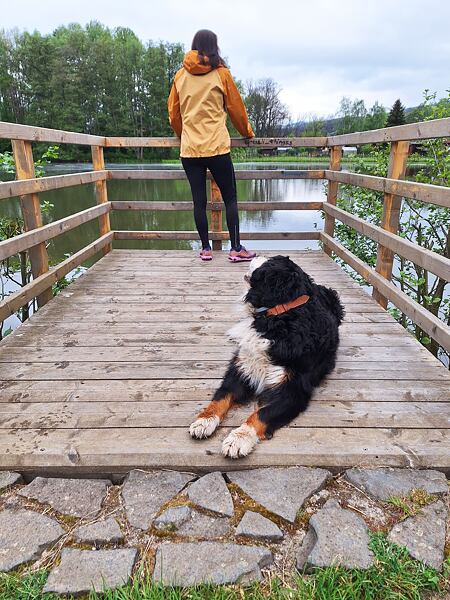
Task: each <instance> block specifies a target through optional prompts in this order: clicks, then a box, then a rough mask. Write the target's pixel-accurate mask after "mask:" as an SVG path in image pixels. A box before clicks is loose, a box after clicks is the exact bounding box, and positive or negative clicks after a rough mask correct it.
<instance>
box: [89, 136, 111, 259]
mask: <svg viewBox="0 0 450 600" xmlns="http://www.w3.org/2000/svg"><path fill="white" fill-rule="evenodd" d="M91 154H92V168H93V169H94V172H96V171H100V172H103V171H104V170H105V157H104V155H103V147H102V146H91ZM95 197H96V199H97V204H98V205H102V204H107V203H108V190H107V186H106V179H100V180H98V181H96V182H95ZM98 226H99V230H100V236H103V235H106V234H107V233H109V232H110V231H111V223H110V220H109V211H108V212H106V213H104V214H101V215H99V217H98ZM111 250H112V244H111V243H109V244H105V245H104V246H103V248H102V249H101V252H102V254H103V256H104V255H105V254H108V252H111Z"/></svg>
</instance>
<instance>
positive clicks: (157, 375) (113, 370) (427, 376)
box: [0, 356, 450, 386]
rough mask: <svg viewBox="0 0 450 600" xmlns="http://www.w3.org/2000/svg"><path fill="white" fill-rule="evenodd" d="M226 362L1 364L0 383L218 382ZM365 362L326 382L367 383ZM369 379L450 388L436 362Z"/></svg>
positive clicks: (374, 369)
mask: <svg viewBox="0 0 450 600" xmlns="http://www.w3.org/2000/svg"><path fill="white" fill-rule="evenodd" d="M225 366H226V363H225V361H223V360H221V361H214V360H189V361H178V360H174V361H173V362H170V361H166V362H164V363H161V362H159V361H145V362H142V361H141V362H110V361H97V362H95V363H92V362H81V361H66V360H63V359H61V360H59V361H55V362H53V363H47V362H42V363H35V362H27V363H15V364H11V363H0V379H4V380H6V381H8V380H12V381H14V380H15V379H22V380H28V381H43V380H52V381H58V380H59V379H144V380H151V379H161V378H169V379H199V378H201V379H217V378H219V377H221V376H223V374H224V368H225ZM367 375H368V368H367V363H366V362H361V361H358V362H357V361H352V362H346V363H345V364H343V365H342V366H338V367H336V369H335V370H334V371H333V372H332V373H330V375H329V376H328V379H329V380H335V379H341V380H342V379H345V380H355V381H358V380H361V379H366V378H367ZM370 377H371V379H380V380H385V379H388V380H390V379H396V380H398V381H400V380H406V381H416V380H417V379H421V380H423V381H446V382H448V384H449V386H450V374H449V373H448V371H447V370H446V369H445V367H443V365H442V364H441V363H440V362H439V361H437V360H436V361H435V362H433V363H431V362H430V363H428V362H426V363H425V362H424V361H422V360H421V359H420V356H419V357H418V360H415V361H411V360H408V361H404V362H401V361H396V362H395V363H388V364H386V363H377V362H374V363H371V365H370Z"/></svg>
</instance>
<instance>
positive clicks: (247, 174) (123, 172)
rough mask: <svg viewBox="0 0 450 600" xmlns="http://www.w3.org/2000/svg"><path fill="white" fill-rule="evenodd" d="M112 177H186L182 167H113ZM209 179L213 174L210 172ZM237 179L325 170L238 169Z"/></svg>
mask: <svg viewBox="0 0 450 600" xmlns="http://www.w3.org/2000/svg"><path fill="white" fill-rule="evenodd" d="M109 178H110V179H186V174H185V172H184V171H182V170H181V169H171V170H168V169H167V170H164V169H113V170H110V171H109ZM208 179H211V175H210V174H209V173H208ZM236 179H325V171H324V170H319V169H309V170H294V169H254V170H248V171H247V170H246V171H236Z"/></svg>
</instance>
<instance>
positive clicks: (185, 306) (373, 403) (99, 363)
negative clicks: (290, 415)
mask: <svg viewBox="0 0 450 600" xmlns="http://www.w3.org/2000/svg"><path fill="white" fill-rule="evenodd" d="M268 254H269V255H274V254H276V252H272V253H268ZM286 254H288V252H286ZM289 254H290V255H291V257H292V258H294V259H295V260H297V261H298V262H299V264H301V265H302V266H303V267H304V268H305V270H306V271H307V272H309V273H311V274H313V275H314V277H316V279H317V281H319V282H320V283H325V284H327V285H332V286H333V287H336V288H337V289H338V290H339V292H340V294H341V298H342V300H343V302H344V304H345V305H346V309H347V316H346V318H345V320H344V323H343V324H342V326H341V328H340V329H341V345H340V348H339V352H338V360H337V366H336V369H335V370H334V372H333V373H332V374H331V375H330V377H329V378H327V380H326V381H325V382H323V384H322V385H321V386H320V387H319V388H318V389H317V390H316V391H315V394H314V398H313V401H312V402H311V405H310V408H309V409H308V411H306V412H305V413H304V414H302V415H300V416H299V417H298V418H297V419H296V420H295V421H294V422H293V423H292V425H291V426H290V427H287V428H284V429H283V430H281V431H279V432H277V433H276V435H275V436H274V438H273V440H271V441H267V442H264V443H263V444H259V445H258V448H257V450H256V451H255V452H254V453H253V454H252V455H251V456H250V457H249V459H246V460H244V461H240V462H238V463H236V462H234V463H233V465H232V466H233V468H246V467H249V466H257V465H282V464H305V465H314V466H328V467H329V468H331V469H333V470H337V469H342V468H344V467H345V466H355V465H360V464H361V465H367V466H373V465H381V464H382V465H386V464H388V465H396V466H408V465H409V466H418V467H433V468H439V469H443V470H448V469H450V464H449V462H450V459H449V456H450V454H449V448H448V445H449V442H448V439H449V436H448V428H449V418H450V374H449V373H448V371H447V370H446V369H445V368H444V367H443V366H442V365H441V364H440V363H439V362H438V361H437V360H436V359H435V358H434V357H433V356H432V355H431V354H430V353H428V351H427V350H425V349H424V348H423V346H421V345H420V344H419V343H418V342H417V340H416V339H415V338H413V337H412V336H411V335H409V334H408V333H406V332H405V330H404V329H403V328H402V327H401V326H400V325H399V324H398V323H396V322H395V321H394V320H393V319H392V317H391V316H390V315H389V314H387V313H386V311H384V310H383V309H382V308H381V307H379V306H378V305H377V304H376V303H375V302H374V301H373V300H372V298H371V297H370V296H368V294H367V292H366V291H363V290H362V289H361V288H360V287H359V286H357V285H356V284H355V283H354V282H353V281H351V280H350V279H349V277H348V276H347V275H346V274H344V273H343V272H342V271H341V270H340V269H339V267H338V266H337V265H336V263H335V262H334V261H332V260H331V259H330V258H329V257H328V256H326V255H325V254H323V253H322V252H317V251H316V252H307V253H299V252H289ZM215 255H216V256H215V258H216V259H218V260H216V262H215V263H214V264H213V265H212V267H213V268H212V269H209V270H206V269H204V268H203V267H204V266H205V265H202V264H201V263H198V262H197V260H198V259H197V257H196V256H195V254H194V253H192V252H183V251H174V252H172V251H155V252H154V253H153V252H152V251H136V252H135V251H127V250H117V251H116V250H113V251H112V252H111V253H109V254H108V255H107V256H105V257H103V258H101V259H100V260H99V261H98V262H97V263H96V265H95V266H94V267H93V268H92V269H90V270H89V271H88V272H87V273H86V274H85V275H83V276H82V277H80V278H79V280H77V281H76V282H75V283H74V284H72V285H71V286H70V287H69V288H67V289H66V290H64V291H63V292H62V293H61V294H60V295H59V296H58V297H56V298H54V299H53V300H52V301H51V302H50V303H48V304H47V305H46V306H45V307H43V308H42V309H41V310H40V311H38V313H37V314H35V315H33V316H32V317H31V318H30V319H29V321H28V322H27V323H25V324H24V325H22V326H21V327H20V328H19V329H18V330H16V331H15V332H14V333H13V334H12V335H10V336H8V337H7V338H6V339H5V340H4V341H3V342H2V343H0V429H1V435H0V468H15V469H19V470H20V471H21V472H26V473H28V474H29V475H30V476H32V475H36V474H47V475H50V474H55V475H62V474H64V475H80V474H81V475H87V476H95V475H98V476H99V475H101V476H104V475H106V474H108V473H120V472H126V471H128V470H129V469H130V468H152V467H163V468H178V467H179V468H188V469H191V470H192V469H193V470H199V471H205V470H206V471H207V470H211V469H217V468H222V467H223V468H230V463H229V462H228V461H226V460H225V459H223V458H222V457H221V455H220V443H221V439H222V438H223V437H224V435H225V434H226V433H227V432H228V431H229V428H230V427H231V426H236V425H238V424H239V423H241V422H242V420H243V419H244V418H245V416H246V415H247V414H248V412H249V411H250V410H251V407H250V406H249V407H245V408H243V409H241V410H240V411H236V412H234V413H232V414H231V415H230V416H229V417H228V419H227V420H226V421H225V422H224V427H222V428H221V429H220V430H219V431H218V433H217V434H216V435H215V436H214V437H213V438H212V439H211V440H209V441H205V442H204V443H202V442H198V443H196V442H194V441H193V440H191V439H190V438H189V435H188V433H187V428H188V425H189V423H190V422H191V420H192V418H193V417H194V415H195V414H196V413H197V412H198V410H200V409H201V408H202V407H203V406H204V405H205V404H206V403H207V402H208V401H209V400H210V398H211V395H212V393H213V392H214V390H215V389H216V388H217V386H218V385H219V382H220V378H221V376H222V375H223V373H224V370H225V367H226V364H227V361H228V358H229V357H230V355H231V352H232V350H233V344H232V343H230V342H229V341H228V340H227V338H226V331H227V329H229V327H230V325H231V323H233V322H235V320H236V319H237V318H239V312H238V306H237V298H238V296H239V295H240V294H241V292H242V291H243V284H242V277H243V275H244V273H245V271H246V270H247V266H246V265H232V264H229V263H227V262H226V258H225V256H226V253H224V252H223V253H222V252H217V253H215ZM222 259H223V262H220V261H222ZM208 266H211V265H208ZM186 282H189V285H186ZM372 311H373V312H372Z"/></svg>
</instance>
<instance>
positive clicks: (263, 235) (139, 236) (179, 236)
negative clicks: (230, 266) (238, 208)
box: [114, 231, 320, 240]
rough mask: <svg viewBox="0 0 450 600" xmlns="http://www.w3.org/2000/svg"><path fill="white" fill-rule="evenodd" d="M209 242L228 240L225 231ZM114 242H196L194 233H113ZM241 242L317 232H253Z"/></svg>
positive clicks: (316, 235) (298, 237) (306, 236)
mask: <svg viewBox="0 0 450 600" xmlns="http://www.w3.org/2000/svg"><path fill="white" fill-rule="evenodd" d="M209 238H210V239H211V240H228V239H229V235H228V232H227V231H222V232H219V233H215V232H210V233H209ZM114 239H115V240H198V233H197V232H196V231H114ZM241 239H243V240H318V239H320V238H319V232H318V231H296V232H291V231H281V232H276V231H254V232H248V233H247V232H244V233H241Z"/></svg>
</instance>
